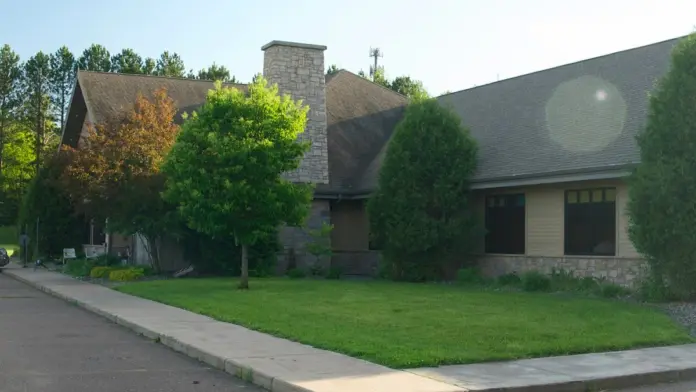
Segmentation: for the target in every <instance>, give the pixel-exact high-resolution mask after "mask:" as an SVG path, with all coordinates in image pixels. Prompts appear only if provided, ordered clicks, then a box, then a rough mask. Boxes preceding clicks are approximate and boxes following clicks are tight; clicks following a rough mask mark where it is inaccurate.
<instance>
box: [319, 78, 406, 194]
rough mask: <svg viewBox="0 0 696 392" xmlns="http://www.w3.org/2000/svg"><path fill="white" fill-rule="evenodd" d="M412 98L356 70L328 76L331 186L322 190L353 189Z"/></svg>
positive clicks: (340, 190)
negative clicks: (355, 71) (379, 83)
mask: <svg viewBox="0 0 696 392" xmlns="http://www.w3.org/2000/svg"><path fill="white" fill-rule="evenodd" d="M407 104H408V98H406V97H405V96H403V95H401V94H399V93H396V92H394V91H392V90H390V89H387V88H385V87H383V86H380V85H378V84H376V83H373V82H371V81H370V80H368V79H365V78H363V77H361V76H359V75H356V74H354V73H352V72H348V71H345V70H341V71H339V72H337V73H336V74H333V75H330V76H328V77H327V82H326V112H327V120H328V124H327V132H328V150H329V173H330V175H329V181H330V183H329V184H328V186H325V185H321V186H317V190H319V191H324V192H327V191H332V192H341V193H344V192H348V193H349V192H351V191H358V190H360V189H359V188H360V187H361V186H362V185H361V183H362V174H363V172H364V171H365V170H366V169H367V167H368V166H369V164H370V163H371V162H372V161H373V160H374V158H375V156H376V155H377V154H378V153H379V151H380V149H381V148H382V147H383V146H384V145H385V144H386V142H387V141H388V140H389V139H390V138H391V135H392V132H393V130H394V128H395V126H396V124H397V123H398V121H399V120H401V117H402V116H403V111H404V109H405V107H406V105H407Z"/></svg>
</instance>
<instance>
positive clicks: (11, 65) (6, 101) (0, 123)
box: [0, 45, 22, 178]
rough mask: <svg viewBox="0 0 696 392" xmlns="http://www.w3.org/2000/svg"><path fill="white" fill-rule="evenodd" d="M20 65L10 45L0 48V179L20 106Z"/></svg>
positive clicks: (17, 56)
mask: <svg viewBox="0 0 696 392" xmlns="http://www.w3.org/2000/svg"><path fill="white" fill-rule="evenodd" d="M21 87H22V65H21V64H20V63H19V55H17V53H15V52H14V51H13V50H12V48H10V45H3V46H2V47H0V178H1V177H2V173H3V167H4V162H5V159H4V157H5V154H4V147H5V145H6V144H7V137H8V134H9V127H10V124H11V123H13V122H16V121H17V119H18V118H17V117H18V111H19V108H20V106H21V104H22V94H21Z"/></svg>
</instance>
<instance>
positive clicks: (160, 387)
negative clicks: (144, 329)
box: [0, 274, 262, 392]
mask: <svg viewBox="0 0 696 392" xmlns="http://www.w3.org/2000/svg"><path fill="white" fill-rule="evenodd" d="M0 391H2V392H95V391H98V392H159V391H162V392H165V391H166V392H184V391H186V392H222V391H225V392H242V391H243V392H261V391H262V390H261V389H259V388H257V387H255V386H252V385H250V384H247V383H245V382H243V381H241V380H239V379H237V378H235V377H232V376H231V375H229V374H226V373H224V372H221V371H218V370H214V369H210V368H208V367H206V365H204V364H202V363H200V362H197V361H194V360H192V359H190V358H188V357H185V356H184V355H182V354H179V353H176V352H174V351H171V350H170V349H168V348H166V347H164V346H161V345H159V344H157V343H154V342H152V341H150V340H148V339H146V338H144V337H141V336H138V335H136V334H134V333H133V332H131V331H128V330H126V329H125V328H122V327H120V326H118V325H116V324H113V323H111V322H109V321H107V320H105V319H103V318H101V317H99V316H96V315H94V314H91V313H89V312H87V311H85V310H82V309H80V308H78V307H76V306H73V305H70V304H68V303H66V302H63V301H62V300H59V299H57V298H53V297H51V296H49V295H47V294H44V293H42V292H40V291H38V290H35V289H33V288H31V287H29V286H27V285H25V284H23V283H20V282H17V281H15V280H13V279H12V278H10V277H7V276H3V275H2V274H0Z"/></svg>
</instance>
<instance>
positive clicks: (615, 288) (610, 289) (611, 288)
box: [598, 282, 631, 298]
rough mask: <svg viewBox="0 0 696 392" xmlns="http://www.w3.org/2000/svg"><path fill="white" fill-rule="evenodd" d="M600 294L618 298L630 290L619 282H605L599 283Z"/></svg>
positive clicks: (605, 296)
mask: <svg viewBox="0 0 696 392" xmlns="http://www.w3.org/2000/svg"><path fill="white" fill-rule="evenodd" d="M598 291H599V295H601V296H602V297H604V298H617V297H622V296H626V295H628V294H630V293H631V292H630V290H628V289H627V288H625V287H623V286H619V285H618V284H614V283H609V282H604V283H601V284H599V290H598Z"/></svg>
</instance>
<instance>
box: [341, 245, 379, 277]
mask: <svg viewBox="0 0 696 392" xmlns="http://www.w3.org/2000/svg"><path fill="white" fill-rule="evenodd" d="M379 258H380V252H379V251H376V250H365V251H335V252H334V254H333V256H332V257H331V266H333V267H338V268H339V269H340V270H341V273H342V274H345V275H361V276H377V274H378V270H379Z"/></svg>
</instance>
